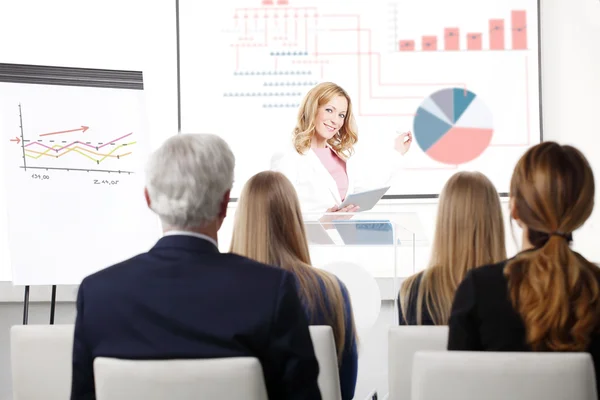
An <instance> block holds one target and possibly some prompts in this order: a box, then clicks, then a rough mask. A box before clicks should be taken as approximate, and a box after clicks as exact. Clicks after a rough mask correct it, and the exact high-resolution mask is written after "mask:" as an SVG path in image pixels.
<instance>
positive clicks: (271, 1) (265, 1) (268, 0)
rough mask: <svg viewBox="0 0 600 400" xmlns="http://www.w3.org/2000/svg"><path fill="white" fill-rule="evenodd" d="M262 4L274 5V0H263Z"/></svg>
mask: <svg viewBox="0 0 600 400" xmlns="http://www.w3.org/2000/svg"><path fill="white" fill-rule="evenodd" d="M262 5H263V6H272V5H273V0H262Z"/></svg>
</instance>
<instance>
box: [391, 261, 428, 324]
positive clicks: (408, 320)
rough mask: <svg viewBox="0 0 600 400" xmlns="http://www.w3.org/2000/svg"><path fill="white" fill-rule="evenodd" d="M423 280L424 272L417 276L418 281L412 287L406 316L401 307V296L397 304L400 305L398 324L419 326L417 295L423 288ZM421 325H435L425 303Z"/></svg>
mask: <svg viewBox="0 0 600 400" xmlns="http://www.w3.org/2000/svg"><path fill="white" fill-rule="evenodd" d="M422 279H423V272H419V273H418V274H417V279H416V280H415V282H414V283H413V285H412V288H411V290H410V293H409V295H408V304H407V307H406V315H403V314H402V307H400V294H398V298H397V299H396V302H397V303H398V322H399V324H400V325H417V295H418V293H419V287H420V286H421V280H422ZM421 316H422V318H421V325H435V323H434V322H433V319H432V318H431V315H430V314H429V311H428V310H427V307H426V305H425V302H423V307H422V310H421Z"/></svg>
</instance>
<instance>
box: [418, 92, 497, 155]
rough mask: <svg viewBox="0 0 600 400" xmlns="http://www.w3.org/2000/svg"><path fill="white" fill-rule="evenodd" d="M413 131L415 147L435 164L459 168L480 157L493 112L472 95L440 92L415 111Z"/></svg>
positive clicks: (489, 135)
mask: <svg viewBox="0 0 600 400" xmlns="http://www.w3.org/2000/svg"><path fill="white" fill-rule="evenodd" d="M413 131H414V135H415V140H416V141H417V144H418V145H419V147H420V148H421V150H423V151H424V152H425V153H426V154H427V155H428V156H429V157H430V158H432V159H433V160H435V161H438V162H441V163H444V164H451V165H459V164H464V163H467V162H469V161H472V160H474V159H476V158H477V157H479V156H480V155H481V153H483V152H484V151H485V149H486V148H487V147H488V146H489V144H490V142H491V141H492V135H493V133H494V129H493V125H492V113H491V111H490V109H489V108H488V107H487V105H486V104H485V102H484V101H483V100H482V99H481V98H480V97H479V96H477V95H476V94H475V93H473V92H471V91H469V90H466V89H461V88H449V89H442V90H440V91H438V92H435V93H433V94H432V95H430V96H429V97H427V98H426V99H425V100H424V101H423V103H421V105H420V106H419V108H418V109H417V113H416V116H415V120H414V124H413Z"/></svg>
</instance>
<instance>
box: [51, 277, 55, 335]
mask: <svg viewBox="0 0 600 400" xmlns="http://www.w3.org/2000/svg"><path fill="white" fill-rule="evenodd" d="M55 310H56V285H52V300H51V301H50V325H54V311H55Z"/></svg>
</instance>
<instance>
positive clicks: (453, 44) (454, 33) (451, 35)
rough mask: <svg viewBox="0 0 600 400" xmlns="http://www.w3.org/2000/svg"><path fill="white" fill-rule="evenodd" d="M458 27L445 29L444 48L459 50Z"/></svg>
mask: <svg viewBox="0 0 600 400" xmlns="http://www.w3.org/2000/svg"><path fill="white" fill-rule="evenodd" d="M458 33H459V32H458V28H446V29H444V49H445V50H458V49H459V48H458Z"/></svg>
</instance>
